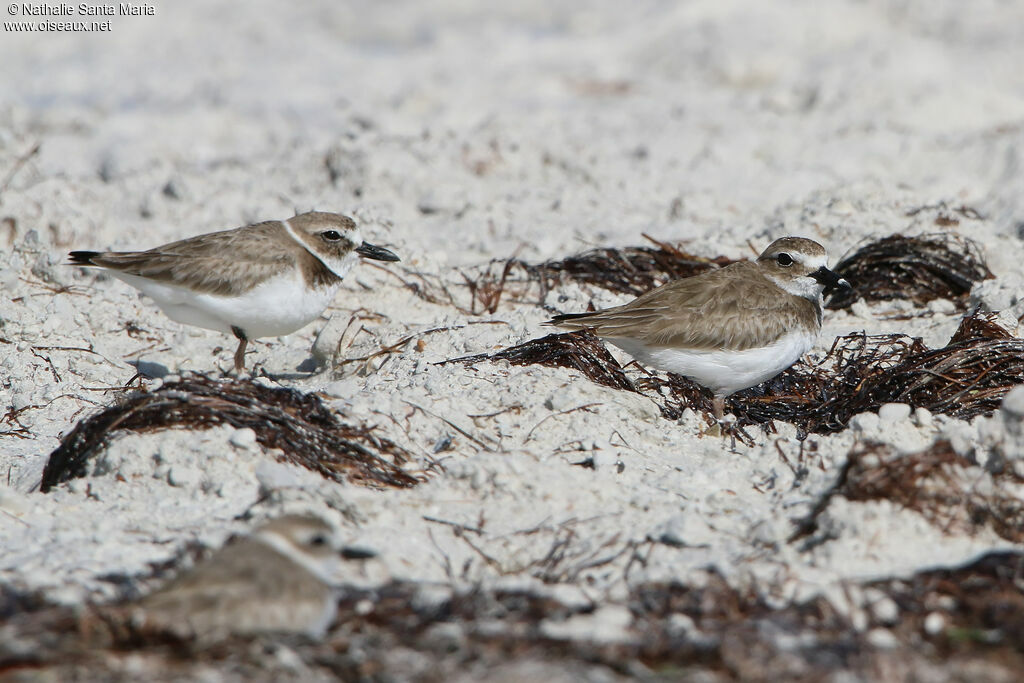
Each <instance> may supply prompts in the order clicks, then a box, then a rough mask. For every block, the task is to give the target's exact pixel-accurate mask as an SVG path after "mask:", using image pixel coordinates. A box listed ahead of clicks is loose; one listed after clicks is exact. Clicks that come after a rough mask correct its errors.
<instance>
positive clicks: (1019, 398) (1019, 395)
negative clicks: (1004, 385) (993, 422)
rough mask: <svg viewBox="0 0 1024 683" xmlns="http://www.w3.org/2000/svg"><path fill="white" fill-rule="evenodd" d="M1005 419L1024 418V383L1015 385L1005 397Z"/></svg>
mask: <svg viewBox="0 0 1024 683" xmlns="http://www.w3.org/2000/svg"><path fill="white" fill-rule="evenodd" d="M1002 414H1003V419H1004V420H1007V421H1009V420H1010V419H1013V420H1024V384H1021V385H1018V386H1015V387H1014V388H1013V389H1011V390H1010V392H1009V393H1008V394H1006V396H1004V397H1003V405H1002Z"/></svg>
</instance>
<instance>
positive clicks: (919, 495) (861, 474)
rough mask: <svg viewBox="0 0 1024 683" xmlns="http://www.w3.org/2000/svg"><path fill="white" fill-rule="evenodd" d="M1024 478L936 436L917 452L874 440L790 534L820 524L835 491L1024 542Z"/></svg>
mask: <svg viewBox="0 0 1024 683" xmlns="http://www.w3.org/2000/svg"><path fill="white" fill-rule="evenodd" d="M1022 490H1024V479H1022V478H1021V477H1019V476H1017V475H1016V474H1014V473H1013V471H1012V470H1009V469H1007V470H1004V471H1001V472H997V473H993V472H989V471H987V470H984V469H983V468H981V467H979V466H978V465H976V464H975V463H973V462H972V461H970V460H968V459H967V458H966V457H964V456H962V455H959V454H958V453H957V452H956V451H954V450H953V447H952V446H951V445H950V443H949V442H948V441H937V442H935V443H933V444H932V445H931V446H929V447H928V448H926V449H925V450H923V451H920V452H917V453H909V454H905V453H899V452H897V451H896V450H895V449H893V448H892V447H891V446H888V445H886V444H880V443H869V444H865V445H863V446H860V447H859V448H857V449H856V450H854V451H852V452H851V453H850V454H849V455H848V457H847V460H846V463H845V464H844V465H843V468H842V470H840V472H839V476H838V477H837V478H836V483H835V485H834V486H833V487H832V488H830V489H829V490H828V491H827V492H826V493H825V494H824V495H823V496H822V497H821V499H820V500H818V502H817V503H816V504H815V505H814V508H813V509H812V510H811V512H810V514H809V515H808V516H807V518H805V519H804V520H802V521H801V522H800V523H799V524H798V528H797V531H796V532H795V533H794V534H793V536H792V538H791V539H790V540H798V539H800V538H803V537H805V536H808V535H811V534H812V533H814V532H815V531H816V530H817V518H818V516H819V515H820V514H821V513H822V512H824V511H825V509H826V508H827V507H828V505H829V503H830V501H831V499H832V498H833V497H834V496H835V495H841V496H843V497H844V498H846V499H847V500H853V501H868V500H888V501H892V502H893V503H896V504H897V505H899V506H900V507H903V508H906V509H908V510H913V511H915V512H917V513H918V514H920V515H921V516H922V517H924V518H925V519H926V520H928V522H930V523H931V524H933V525H935V526H937V527H939V528H941V529H942V530H943V531H946V532H958V533H972V532H974V531H975V530H976V529H977V528H979V527H987V528H990V529H992V531H994V532H995V533H996V534H998V535H999V536H1000V537H1001V538H1004V539H1006V540H1007V541H1010V542H1012V543H1024V500H1021V491H1022Z"/></svg>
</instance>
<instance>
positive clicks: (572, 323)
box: [544, 311, 596, 330]
mask: <svg viewBox="0 0 1024 683" xmlns="http://www.w3.org/2000/svg"><path fill="white" fill-rule="evenodd" d="M594 313H596V311H589V312H587V313H562V314H561V315H556V316H555V317H554V318H552V319H551V320H549V321H547V322H546V323H544V324H545V325H554V326H556V327H567V328H570V329H574V330H582V329H584V328H586V327H589V325H587V323H586V319H587V318H589V317H590V316H592V315H594Z"/></svg>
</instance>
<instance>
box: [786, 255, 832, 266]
mask: <svg viewBox="0 0 1024 683" xmlns="http://www.w3.org/2000/svg"><path fill="white" fill-rule="evenodd" d="M790 255H791V256H792V257H793V258H794V259H795V260H797V261H799V262H800V263H802V264H804V265H805V266H807V267H808V268H809V269H810V270H817V269H818V268H824V267H825V266H827V265H828V256H827V255H825V254H815V255H813V256H812V255H810V254H801V253H800V252H794V253H792V254H790Z"/></svg>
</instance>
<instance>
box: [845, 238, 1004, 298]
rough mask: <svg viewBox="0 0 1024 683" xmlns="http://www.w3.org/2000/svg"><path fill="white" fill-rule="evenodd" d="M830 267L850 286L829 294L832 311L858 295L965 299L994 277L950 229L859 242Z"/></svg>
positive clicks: (977, 249) (973, 244)
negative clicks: (863, 242) (852, 251)
mask: <svg viewBox="0 0 1024 683" xmlns="http://www.w3.org/2000/svg"><path fill="white" fill-rule="evenodd" d="M833 270H834V271H835V272H836V274H837V275H839V276H840V277H844V278H846V279H847V281H849V283H850V285H851V287H852V289H847V290H839V291H837V292H836V293H834V294H833V296H832V298H831V299H830V300H829V302H828V308H834V309H839V308H848V307H849V306H850V305H852V304H853V303H854V302H855V301H857V300H858V299H864V300H865V301H891V300H906V299H909V300H910V301H913V302H914V303H916V304H925V303H927V302H929V301H931V300H933V299H951V300H953V301H960V302H964V301H966V299H967V295H968V294H969V293H970V291H971V287H973V286H974V285H975V284H976V283H978V282H981V281H982V280H988V279H990V278H992V277H994V276H993V275H992V272H991V271H990V270H989V269H988V266H987V265H986V264H985V260H984V258H983V257H982V253H981V248H980V247H979V246H978V244H977V243H976V242H974V241H973V240H970V239H968V238H966V237H961V236H960V235H954V234H950V233H935V234H930V235H922V236H920V237H904V236H903V235H899V234H897V235H891V236H889V237H886V238H883V239H880V240H877V241H875V242H871V243H869V244H866V245H864V246H863V247H861V248H860V249H858V250H857V251H856V252H854V253H853V254H852V255H850V256H847V257H846V258H843V259H842V260H840V261H839V263H837V264H836V266H835V268H833Z"/></svg>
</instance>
